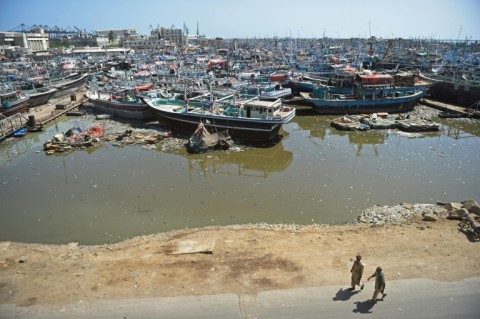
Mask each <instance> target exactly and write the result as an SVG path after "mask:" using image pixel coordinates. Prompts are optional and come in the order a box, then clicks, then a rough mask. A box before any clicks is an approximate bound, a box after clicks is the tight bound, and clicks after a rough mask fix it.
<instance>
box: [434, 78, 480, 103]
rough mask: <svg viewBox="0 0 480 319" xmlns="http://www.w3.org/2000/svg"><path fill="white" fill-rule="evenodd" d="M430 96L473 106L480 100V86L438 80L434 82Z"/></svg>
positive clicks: (443, 100)
mask: <svg viewBox="0 0 480 319" xmlns="http://www.w3.org/2000/svg"><path fill="white" fill-rule="evenodd" d="M429 93H430V97H431V98H432V99H434V100H437V101H441V102H445V103H451V104H456V105H461V106H465V107H469V106H472V105H473V104H474V103H475V102H477V101H480V86H479V85H471V86H466V85H464V84H462V85H457V86H455V84H454V83H449V82H437V83H433V84H432V86H431V87H430V89H429Z"/></svg>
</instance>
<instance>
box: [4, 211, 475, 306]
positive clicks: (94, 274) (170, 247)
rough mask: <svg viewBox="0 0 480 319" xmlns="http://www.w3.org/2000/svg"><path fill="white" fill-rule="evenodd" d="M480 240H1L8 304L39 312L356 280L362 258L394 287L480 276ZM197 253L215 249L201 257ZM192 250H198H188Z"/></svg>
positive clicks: (236, 230) (193, 234) (299, 235)
mask: <svg viewBox="0 0 480 319" xmlns="http://www.w3.org/2000/svg"><path fill="white" fill-rule="evenodd" d="M479 245H480V242H478V241H476V240H474V239H473V238H472V236H470V234H468V233H466V232H465V231H463V230H462V229H461V228H459V226H458V221H453V220H446V219H442V220H439V221H436V222H425V221H421V220H416V221H414V222H412V223H410V224H408V225H396V226H393V225H390V226H377V227H370V226H354V225H351V226H331V227H328V226H325V227H315V228H314V227H303V228H300V229H298V230H288V229H285V228H284V229H281V228H280V229H275V230H273V229H270V230H266V229H258V228H245V227H243V228H242V227H233V226H232V227H209V228H202V229H190V230H181V231H176V232H171V233H164V234H157V235H151V236H145V237H138V238H135V239H132V240H128V241H125V242H121V243H117V244H113V245H101V246H78V245H77V244H76V243H71V244H68V245H41V244H23V243H13V242H2V243H0V256H1V257H0V303H3V304H16V305H17V306H31V305H35V304H47V305H48V304H51V305H56V304H67V303H75V302H78V301H80V300H83V301H95V300H99V299H124V298H144V297H162V296H180V295H183V296H184V295H205V294H206V295H209V294H218V293H237V294H256V293H258V292H261V291H265V290H273V289H275V290H276V289H287V288H295V287H314V286H322V285H330V284H340V285H341V284H344V285H345V287H348V285H349V282H350V273H349V270H350V267H351V264H352V261H353V258H354V257H355V255H356V254H362V255H363V261H364V263H365V264H366V267H365V274H364V279H365V280H366V278H367V277H368V276H370V275H371V274H372V273H373V272H374V269H375V267H376V266H377V265H381V266H382V267H383V269H384V272H385V275H386V278H387V285H388V282H389V281H390V282H391V281H394V280H398V279H409V278H431V279H435V280H441V281H453V280H459V279H463V278H468V277H474V276H480V249H479ZM196 251H206V252H207V253H205V252H203V253H201V252H196ZM188 252H190V253H188Z"/></svg>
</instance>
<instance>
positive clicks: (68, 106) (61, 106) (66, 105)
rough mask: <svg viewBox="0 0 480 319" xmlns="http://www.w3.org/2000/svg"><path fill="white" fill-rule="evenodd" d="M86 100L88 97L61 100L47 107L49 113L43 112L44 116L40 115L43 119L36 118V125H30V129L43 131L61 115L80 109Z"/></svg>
mask: <svg viewBox="0 0 480 319" xmlns="http://www.w3.org/2000/svg"><path fill="white" fill-rule="evenodd" d="M86 100H87V99H86V98H84V97H82V98H80V99H79V100H75V101H69V102H60V103H57V104H55V106H52V107H51V108H47V109H46V111H48V113H47V115H45V114H43V116H40V117H41V119H40V120H39V121H38V122H37V121H36V120H34V122H35V126H34V127H29V128H28V129H29V130H30V131H43V128H44V126H46V125H47V124H49V123H51V122H53V121H55V120H56V119H58V118H59V117H61V116H64V115H67V113H69V112H71V111H72V110H75V109H78V108H79V107H80V106H82V105H83V103H85V101H86ZM33 115H34V116H35V115H36V114H35V113H33Z"/></svg>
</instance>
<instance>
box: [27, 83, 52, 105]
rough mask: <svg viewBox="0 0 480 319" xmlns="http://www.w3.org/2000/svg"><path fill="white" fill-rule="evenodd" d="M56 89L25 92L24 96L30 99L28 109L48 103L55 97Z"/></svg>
mask: <svg viewBox="0 0 480 319" xmlns="http://www.w3.org/2000/svg"><path fill="white" fill-rule="evenodd" d="M56 92H57V89H55V88H50V89H49V88H38V89H32V90H26V91H25V94H27V95H28V96H29V97H30V100H29V102H28V107H35V106H38V105H42V104H45V103H48V101H49V100H50V98H51V97H52V96H53V95H55V93H56Z"/></svg>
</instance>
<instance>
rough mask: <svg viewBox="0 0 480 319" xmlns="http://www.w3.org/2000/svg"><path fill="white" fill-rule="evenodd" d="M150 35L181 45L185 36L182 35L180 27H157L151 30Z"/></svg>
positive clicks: (184, 41) (184, 40)
mask: <svg viewBox="0 0 480 319" xmlns="http://www.w3.org/2000/svg"><path fill="white" fill-rule="evenodd" d="M150 35H151V36H157V37H159V38H161V39H164V40H165V41H168V42H169V43H170V44H172V45H173V44H174V45H176V46H183V45H185V44H186V37H185V36H184V34H183V31H182V29H174V28H160V29H158V28H157V29H155V30H152V31H151V32H150Z"/></svg>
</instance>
